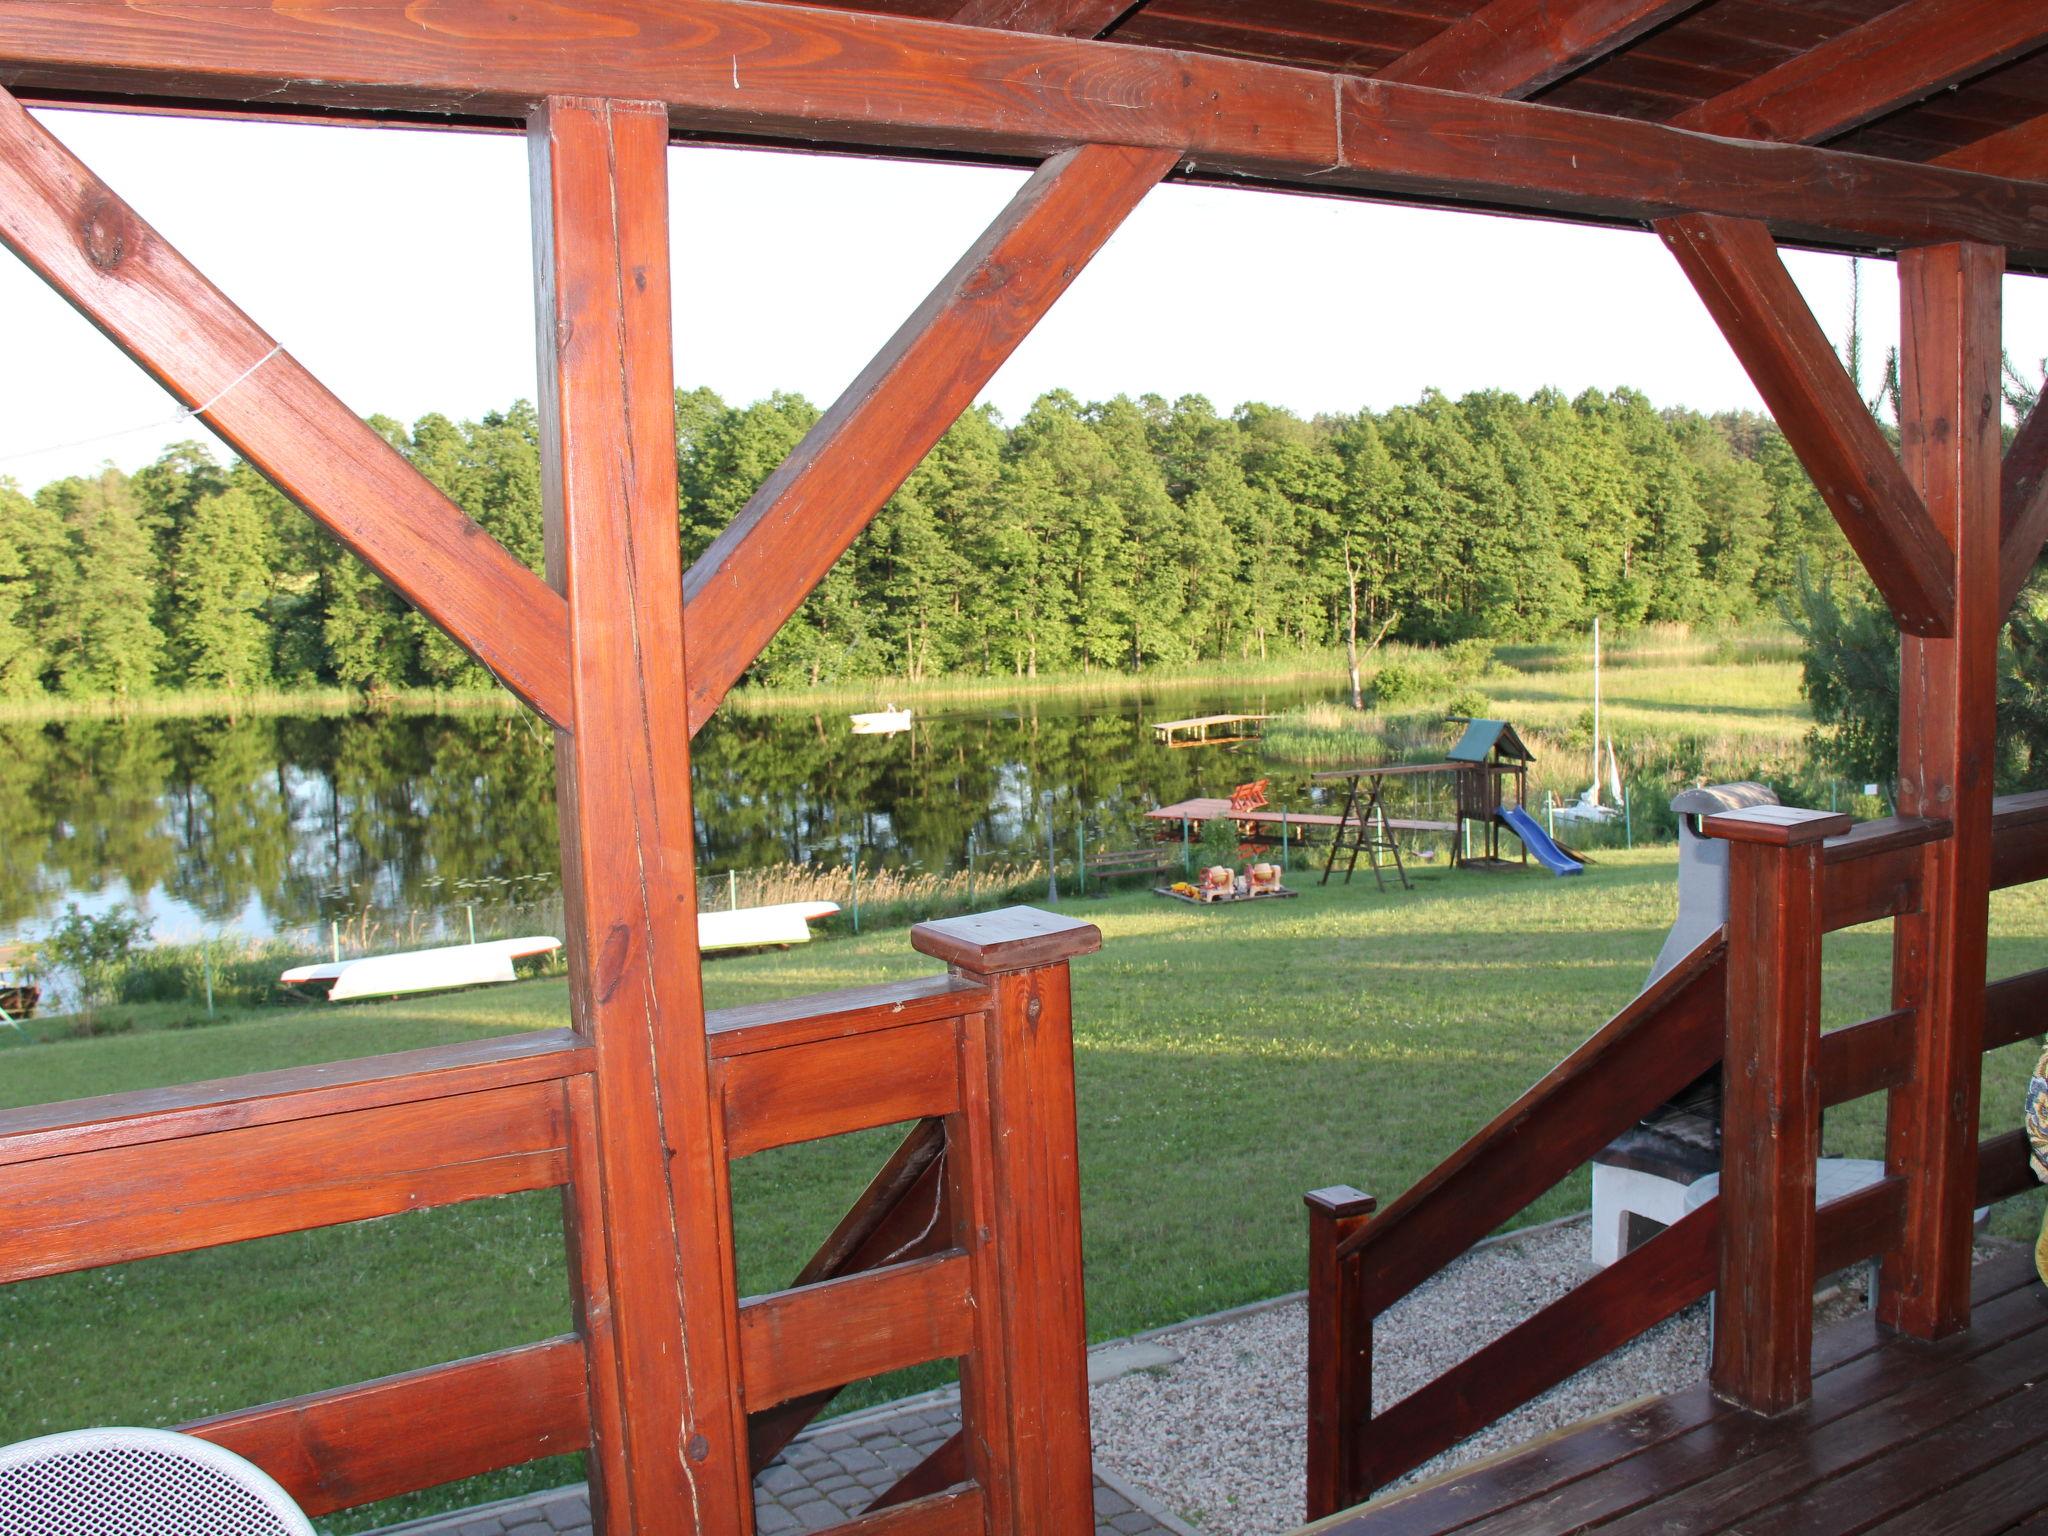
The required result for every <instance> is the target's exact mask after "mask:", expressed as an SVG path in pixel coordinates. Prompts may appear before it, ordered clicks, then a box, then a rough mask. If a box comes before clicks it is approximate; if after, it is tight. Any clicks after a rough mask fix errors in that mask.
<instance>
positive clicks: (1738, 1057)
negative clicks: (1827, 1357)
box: [1704, 805, 1852, 1414]
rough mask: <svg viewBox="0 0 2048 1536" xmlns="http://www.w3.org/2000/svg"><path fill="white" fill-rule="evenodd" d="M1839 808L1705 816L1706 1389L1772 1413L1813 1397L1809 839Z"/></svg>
mask: <svg viewBox="0 0 2048 1536" xmlns="http://www.w3.org/2000/svg"><path fill="white" fill-rule="evenodd" d="M1851 825H1852V823H1851V821H1850V819H1849V818H1848V817H1847V816H1836V815H1830V814H1829V813H1828V812H1826V811H1809V810H1801V809H1798V808H1796V807H1792V806H1781V805H1760V806H1754V807H1751V808H1750V809H1748V810H1742V811H1730V812H1727V813H1725V814H1723V815H1719V816H1709V817H1708V818H1707V819H1706V823H1705V827H1704V830H1705V833H1706V835H1707V836H1709V837H1718V838H1721V839H1723V840H1724V841H1726V842H1727V843H1728V844H1729V849H1728V1018H1727V1044H1726V1048H1725V1057H1724V1060H1725V1061H1726V1063H1727V1067H1726V1070H1725V1071H1724V1072H1723V1074H1722V1083H1723V1088H1722V1093H1723V1101H1722V1132H1721V1276H1720V1285H1719V1288H1718V1289H1717V1291H1716V1292H1715V1298H1714V1309H1715V1310H1714V1359H1713V1365H1712V1369H1711V1372H1710V1380H1711V1381H1712V1384H1713V1388H1714V1392H1715V1394H1716V1395H1717V1396H1719V1397H1722V1398H1724V1399H1726V1400H1727V1401H1729V1402H1731V1403H1734V1404H1735V1405H1736V1406H1737V1407H1740V1408H1745V1409H1748V1410H1749V1411H1750V1412H1752V1413H1769V1414H1774V1413H1783V1412H1785V1411H1786V1410H1787V1409H1790V1408H1794V1407H1797V1406H1798V1405H1799V1404H1800V1403H1803V1402H1805V1401H1806V1399H1807V1398H1808V1397H1809V1396H1811V1395H1812V1391H1813V1283H1814V1210H1813V1201H1814V1174H1815V1163H1816V1161H1817V1160H1818V1159H1819V1157H1820V951H1821V934H1822V926H1821V843H1822V841H1823V840H1824V839H1826V838H1829V837H1833V836H1836V835H1837V834H1839V833H1843V832H1846V831H1848V830H1849V828H1850V826H1851Z"/></svg>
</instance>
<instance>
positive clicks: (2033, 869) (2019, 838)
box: [1991, 789, 2048, 891]
mask: <svg viewBox="0 0 2048 1536" xmlns="http://www.w3.org/2000/svg"><path fill="white" fill-rule="evenodd" d="M2035 880H2048V789H2037V790H2033V791H2030V792H2029V793H2026V794H2021V795H2000V796H1999V797H1998V798H1997V799H1996V800H1994V801H1992V802H1991V888H1992V889H1993V890H2000V891H2002V890H2004V889H2005V888H2006V887H2008V886H2014V885H2026V884H2028V883H2030V882H2031V881H2035Z"/></svg>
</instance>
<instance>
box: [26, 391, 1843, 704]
mask: <svg viewBox="0 0 2048 1536" xmlns="http://www.w3.org/2000/svg"><path fill="white" fill-rule="evenodd" d="M675 416H676V460H677V470H678V478H679V496H678V502H679V505H678V508H677V531H678V537H679V539H680V541H681V546H682V552H683V556H684V558H685V560H689V559H691V558H694V557H695V556H696V555H697V554H698V553H700V552H701V551H702V550H703V549H704V547H705V546H706V545H708V544H709V543H710V541H711V540H712V538H713V537H714V536H715V535H716V534H717V533H718V532H719V531H720V530H721V529H722V528H724V527H725V526H726V524H727V523H728V522H730V521H731V520H732V518H733V517H734V516H735V515H736V514H737V513H738V512H739V510H740V509H741V508H742V507H743V506H744V505H745V504H746V502H747V499H748V498H749V497H750V496H751V495H752V494H753V493H754V491H755V490H756V489H757V488H758V486H759V485H760V484H761V482H762V481H763V480H764V479H765V478H766V477H767V476H768V474H769V473H770V471H772V470H773V469H774V468H775V466H776V465H777V464H779V463H780V462H781V460H782V458H783V457H784V456H785V455H786V454H787V453H788V452H789V450H790V449H791V448H792V447H794V446H795V444H796V443H797V441H798V440H799V439H800V438H801V437H802V436H803V434H804V433H805V431H807V430H808V429H809V428H810V427H811V426H812V425H813V424H814V423H815V422H816V420H817V417H818V411H817V409H816V407H814V406H813V405H812V404H811V403H810V402H808V401H807V400H805V399H804V398H803V397H802V396H800V395H792V394H775V395H772V396H771V397H769V398H768V399H765V400H759V401H755V402H754V403H752V404H749V405H729V404H727V403H726V402H725V401H723V400H721V399H720V398H719V397H718V396H717V395H716V394H714V393H712V392H711V391H709V390H705V389H698V390H692V391H679V392H678V393H677V396H676V402H675ZM371 423H372V425H373V426H375V427H376V428H377V430H378V431H379V432H381V433H382V434H383V435H384V437H385V438H386V439H387V440H388V441H390V442H391V443H392V445H393V446H394V447H395V448H397V450H398V451H399V452H400V453H402V454H403V455H404V456H405V457H406V458H407V459H408V460H409V461H410V462H411V463H412V464H413V465H414V466H415V467H416V468H417V469H418V470H419V471H420V472H421V473H422V474H423V475H424V476H425V477H426V478H427V479H428V480H430V481H432V482H433V483H434V484H435V485H436V486H438V487H439V488H440V489H441V490H442V491H443V492H445V493H446V494H447V495H448V496H449V497H450V498H451V499H452V500H453V501H455V502H456V503H457V504H458V505H459V506H461V507H462V508H463V509H464V510H465V511H466V512H468V513H469V514H470V515H471V516H472V517H474V518H475V519H476V520H477V521H478V522H479V523H480V524H482V526H483V527H484V528H486V529H487V530H488V531H489V532H490V533H491V534H492V535H493V536H495V537H496V538H497V539H498V540H499V541H500V542H501V543H503V544H504V545H505V546H506V548H508V549H509V550H510V551H511V552H512V553H513V554H514V555H515V556H517V557H518V558H519V559H520V560H522V561H524V562H525V563H526V564H527V565H529V566H531V567H533V568H535V569H539V567H540V564H541V558H542V553H541V552H542V514H541V492H540V485H541V470H540V450H539V422H538V418H537V416H536V414H535V412H534V410H533V408H532V406H531V405H529V404H527V403H526V402H524V401H521V402H518V403H515V404H514V405H512V406H511V407H510V408H508V409H506V410H504V411H501V412H492V413H490V414H488V415H486V416H484V417H483V418H482V419H481V420H480V421H465V422H461V423H457V422H454V421H451V420H449V419H448V418H447V417H445V416H441V415H429V416H426V417H423V418H421V419H420V420H419V421H418V422H416V423H415V424H414V425H413V426H412V427H411V428H410V429H408V428H406V427H404V426H403V425H401V424H400V423H398V422H395V421H392V420H390V419H388V418H383V417H372V418H371ZM1802 570H1806V571H1808V572H1810V573H1813V574H1814V575H1816V576H1819V575H1827V574H1832V575H1833V576H1834V577H1835V578H1836V579H1837V580H1840V581H1842V582H1845V583H1853V582H1857V581H1860V580H1861V577H1860V574H1859V573H1858V572H1857V571H1856V568H1855V564H1854V559H1853V556H1852V555H1851V554H1850V553H1849V551H1848V548H1847V546H1846V544H1845V543H1844V542H1843V540H1842V538H1841V535H1840V533H1839V532H1838V531H1837V529H1836V527H1835V524H1834V521H1833V519H1832V518H1831V517H1830V516H1829V515H1828V513H1827V511H1826V509H1825V507H1824V506H1823V505H1822V503H1821V501H1820V499H1819V497H1818V496H1817V495H1816V493H1815V492H1814V490H1813V488H1812V486H1811V484H1810V483H1809V482H1808V480H1807V478H1806V475H1805V473H1804V472H1803V470H1802V469H1801V468H1800V466H1799V463H1798V461H1797V459H1796V458H1795V457H1794V456H1793V454H1792V452H1791V450H1790V448H1789V447H1788V445H1787V444H1786V442H1785V440H1784V438H1783V437H1782V436H1781V435H1780V434H1779V432H1778V431H1777V429H1776V428H1775V427H1774V426H1773V425H1771V423H1770V422H1769V421H1768V420H1767V419H1766V418H1764V417H1762V416H1759V415H1755V414H1753V413H1746V412H1737V413H1725V414H1720V415H1713V416H1707V415H1701V414H1699V413H1696V412H1692V411H1687V410H1672V409H1666V410H1659V409H1658V408H1656V407H1655V406H1654V405H1652V403H1651V402H1650V401H1649V400H1648V399H1646V398H1645V397H1644V396H1642V395H1641V394H1639V393H1637V392H1636V391H1634V390H1630V389H1619V390H1615V391H1613V392H1612V393H1603V392H1600V391H1587V392H1586V393H1584V394H1581V395H1579V396H1578V397H1577V398H1575V399H1567V398H1566V397H1565V396H1564V395H1562V394H1560V393H1558V392H1556V391H1549V390H1546V391H1541V392H1538V393H1537V394H1535V395H1533V396H1531V397H1529V398H1527V399H1524V398H1521V397H1519V396H1516V395H1514V394H1510V393H1504V392H1499V391H1482V392H1479V393H1475V394H1469V395H1466V396H1464V397H1463V398H1461V399H1457V400H1453V399H1450V398H1448V397H1446V396H1443V395H1441V394H1436V393H1430V394H1428V395H1425V396H1424V398H1423V399H1422V400H1420V401H1419V402H1417V403H1416V404H1414V405H1409V406H1401V407H1398V408H1395V409H1392V410H1388V411H1384V412H1371V411H1362V412H1359V413H1356V414H1350V415H1324V416H1317V417H1314V418H1307V419H1305V418H1303V417H1301V416H1298V415H1295V414H1293V413H1291V412H1289V411H1286V410H1282V409H1278V408H1275V407H1272V406H1266V405H1258V404H1246V405H1242V406H1239V407H1238V408H1237V409H1236V410H1235V411H1233V412H1230V413H1228V414H1224V413H1222V412H1219V411H1218V410H1217V409H1216V408H1215V407H1214V406H1213V405H1211V404H1210V402H1209V401H1207V400H1205V399H1203V398H1201V397H1200V396H1187V397H1184V398H1182V399H1179V400H1176V401H1172V402H1168V401H1167V400H1165V399H1163V398H1161V397H1159V396H1156V395H1146V396H1142V397H1140V398H1138V399H1135V400H1134V399H1131V398H1128V397H1124V396H1119V397H1117V398H1115V399H1112V400H1108V401H1100V402H1094V403H1083V402H1082V401H1080V400H1078V399H1076V398H1075V397H1074V396H1073V395H1071V394H1069V393H1067V392H1065V391H1053V392H1051V393H1048V394H1046V395H1043V396H1041V397H1040V398H1039V399H1038V400H1037V401H1036V402H1035V403H1034V404H1033V405H1032V406H1031V408H1030V409H1029V411H1027V412H1026V413H1025V415H1024V416H1023V418H1022V419H1021V420H1019V421H1018V422H1016V423H1015V424H1014V425H1005V424H1004V423H1003V422H1002V420H1001V419H1000V418H999V417H998V415H997V414H996V413H995V411H994V410H993V409H991V408H986V407H984V408H978V409H975V410H972V411H970V412H968V413H967V414H966V415H965V416H963V417H962V418H961V419H960V420H959V421H958V422H957V423H956V424H955V425H954V426H953V428H952V429H951V430H950V431H948V432H947V433H946V435H945V437H944V438H943V439H942V440H941V441H940V443H939V444H938V446H937V447H936V448H935V449H934V450H933V452H932V453H931V454H930V455H929V456H928V457H927V458H926V460H925V461H924V463H923V464H921V465H920V466H919V467H918V469H917V470H916V471H915V472H914V473H913V474H912V475H911V476H910V478H909V480H908V481H906V482H905V484H904V485H903V487H902V488H901V489H900V490H899V491H898V492H897V493H896V495H895V496H894V497H892V498H891V499H890V501H889V503H888V504H887V506H886V507H884V508H883V510H882V512H881V513H880V515H879V516H878V517H877V518H876V519H875V521H874V523H873V525H872V526H871V527H870V528H869V530H868V531H867V532H866V533H865V534H864V535H863V536H862V537H861V539H860V540H859V541H858V542H857V543H856V544H855V545H854V547H853V548H852V549H851V550H849V551H848V553H847V554H846V555H845V556H844V557H843V558H842V559H841V560H840V561H839V562H838V564H837V565H835V566H834V568H833V570H832V572H831V573H830V574H829V575H828V576H827V577H826V579H825V580H824V582H823V583H822V584H821V585H820V586H819V588H818V589H817V591H816V592H815V593H813V594H812V596H811V598H810V599H809V601H808V602H807V603H806V604H805V605H804V607H803V609H802V610H801V611H800V612H799V614H798V615H797V617H796V618H795V619H794V620H793V621H792V622H791V623H790V624H789V625H787V626H786V627H785V628H784V629H783V631H782V633H781V634H780V635H778V636H777V637H776V639H775V641H774V642H773V643H772V644H771V645H770V647H769V648H768V650H767V652H766V653H764V655H763V656H762V657H761V659H760V660H759V662H758V663H757V664H756V666H755V668H754V669H753V672H752V674H751V676H752V678H753V680H755V681H757V682H762V683H767V684H771V685H778V686H798V685H802V684H806V683H817V682H823V681H844V680H848V679H859V678H865V677H883V676H890V677H908V678H911V679H918V678H923V677H927V676H931V675H935V674H942V673H953V674H958V673H981V674H994V675H1000V674H1008V673H1017V674H1036V673H1040V672H1065V671H1089V670H1099V669H1115V670H1124V671H1138V670H1143V669H1145V668H1148V667H1155V666H1160V665H1184V664H1189V663H1196V662H1199V661H1201V660H1204V659H1207V658H1225V657H1233V658H1234V657H1247V656H1267V655H1271V654H1273V653H1275V652H1276V651H1282V652H1284V651H1289V650H1298V649H1323V648H1327V647H1330V646H1333V645H1337V644H1342V643H1345V642H1346V641H1351V642H1353V643H1355V644H1357V645H1359V646H1362V647H1364V648H1366V649H1370V647H1371V646H1372V645H1373V644H1374V643H1375V642H1376V641H1377V640H1379V639H1381V638H1388V637H1391V638H1398V639H1405V640H1413V641H1421V642H1431V641H1448V640H1455V639H1461V638H1467V637H1474V636H1484V637H1492V638H1503V639H1508V638H1511V639H1541V638H1545V637H1548V636H1552V635H1555V634H1558V633H1560V632H1564V631H1569V630H1575V629H1577V628H1578V627H1580V626H1581V625H1583V624H1584V623H1585V622H1586V621H1587V620H1588V619H1589V618H1590V617H1591V616H1592V615H1594V614H1600V615H1603V616H1605V617H1606V619H1607V620H1608V621H1609V622H1610V623H1612V624H1616V625H1619V626H1623V627H1625V626H1628V625H1631V624H1635V623H1639V622H1644V621H1659V620H1669V621H1681V622H1685V621H1690V622H1723V621H1739V620H1742V619H1744V618H1747V617H1750V616H1752V615H1755V614H1759V613H1770V612H1773V611H1775V609H1776V607H1777V605H1778V604H1779V603H1780V602H1781V600H1790V599H1794V598H1796V594H1797V592H1798V591H1799V587H1800V582H1801V572H1802ZM487 681H488V679H487V678H486V676H485V674H484V673H483V672H482V670H481V669H480V668H479V667H477V665H476V664H475V663H474V662H472V661H471V660H470V659H469V658H468V657H467V656H466V655H465V654H464V653H463V652H462V651H461V650H460V649H459V648H458V647H457V646H456V645H455V644H454V643H453V642H452V641H450V640H449V639H447V637H446V636H444V635H442V634H441V633H440V631H439V630H437V629H435V628H434V627H433V626H432V625H431V624H429V623H428V622H427V621H426V620H424V619H423V618H422V617H421V616H420V615H419V614H417V613H415V612H413V611H412V609H411V608H410V607H409V605H407V604H406V603H405V602H404V600H403V599H401V598H399V597H398V596H397V595H396V594H395V593H394V592H392V591H391V590H390V589H389V588H388V587H386V586H385V585H384V584H383V583H382V582H381V581H379V580H378V578H376V577H375V576H374V575H372V574H371V573H370V572H369V571H368V570H367V569H365V568H364V567H363V566H362V565H361V564H360V563H359V562H358V561H356V560H355V558H354V557H353V556H351V555H349V554H348V553H347V552H346V551H345V550H343V549H342V548H341V547H340V546H339V545H338V544H336V543H335V542H334V541H333V540H332V539H331V538H329V537H328V536H327V535H326V534H325V533H324V532H323V531H322V530H320V529H319V528H318V527H317V526H316V525H315V524H314V523H313V522H312V521H311V520H310V519H308V518H306V517H304V516H303V515H302V514H300V513H299V512H298V511H297V509H296V508H294V507H292V506H291V505H290V504H289V503H288V502H287V501H286V500H285V498H284V497H283V496H282V495H280V494H279V493H278V492H277V491H276V490H275V489H273V488H272V487H271V486H270V485H269V484H268V482H266V481H265V480H264V479H263V478H262V477H261V476H260V475H259V474H257V473H256V472H255V471H254V470H252V469H251V468H250V467H249V466H247V465H246V464H242V463H239V462H237V463H233V464H228V465H222V464H220V463H217V462H215V460H214V459H213V458H212V457H211V456H210V455H209V454H208V453H207V451H206V450H205V449H204V448H202V447H201V446H199V445H197V444H192V443H187V444H181V445H178V446H175V447H172V448H171V449H169V450H167V451H166V452H165V453H164V454H163V455H162V457H161V458H159V459H158V460H157V462H155V463H154V464H151V465H150V466H148V467H147V468H145V469H143V470H140V471H138V472H137V473H135V474H133V475H128V474H124V473H122V472H121V471H119V470H117V469H114V468H112V467H109V468H107V469H105V470H103V471H102V472H101V473H100V474H98V475H94V476H75V477H71V478H68V479H63V480H58V481H54V482H52V483H50V484H48V485H44V486H42V487H41V488H40V489H38V490H37V491H36V492H35V493H34V494H33V495H29V494H25V493H24V492H23V491H22V490H20V489H19V488H18V487H16V486H15V485H13V484H12V483H11V482H9V481H6V480H4V479H0V697H14V698H23V697H35V696H37V695H42V694H54V695H63V696H90V697H105V696H113V697H136V696H141V695H144V694H148V693H150V692H153V691H158V690H164V689H188V690H207V691H215V690H225V691H244V692H246V691H252V690H257V689H273V688H275V689H294V688H304V687H314V686H342V687H350V688H360V689H366V690H378V689H396V688H409V687H447V688H457V687H472V686H481V685H483V684H485V683H486V682H487Z"/></svg>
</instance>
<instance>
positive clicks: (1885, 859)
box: [1820, 843, 1927, 933]
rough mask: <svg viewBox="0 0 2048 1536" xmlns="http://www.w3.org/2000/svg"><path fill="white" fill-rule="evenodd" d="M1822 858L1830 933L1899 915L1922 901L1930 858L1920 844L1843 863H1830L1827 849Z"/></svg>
mask: <svg viewBox="0 0 2048 1536" xmlns="http://www.w3.org/2000/svg"><path fill="white" fill-rule="evenodd" d="M1829 846H1830V847H1832V846H1833V844H1832V843H1830V844H1829ZM1821 859H1822V863H1823V866H1824V873H1823V874H1822V877H1821V919H1820V920H1821V926H1822V928H1823V929H1825V930H1826V931H1827V932H1829V933H1834V932H1836V931H1838V930H1840V929H1843V928H1853V927H1855V926H1856V925H1857V924H1858V923H1874V922H1876V921H1878V920H1879V919H1880V918H1886V917H1896V916H1898V915H1899V913H1901V912H1911V911H1913V910H1915V909H1916V908H1917V907H1918V906H1919V905H1920V877H1921V875H1922V874H1924V873H1925V871H1926V863H1927V861H1926V857H1925V855H1923V854H1922V853H1921V852H1920V848H1919V845H1917V844H1916V845H1915V846H1913V847H1911V848H1896V849H1889V850H1886V851H1883V852H1879V853H1874V854H1871V855H1870V856H1868V857H1866V858H1861V859H1855V860H1852V861H1850V862H1847V863H1841V864H1829V863H1827V854H1826V852H1825V851H1823V853H1822V855H1821Z"/></svg>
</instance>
